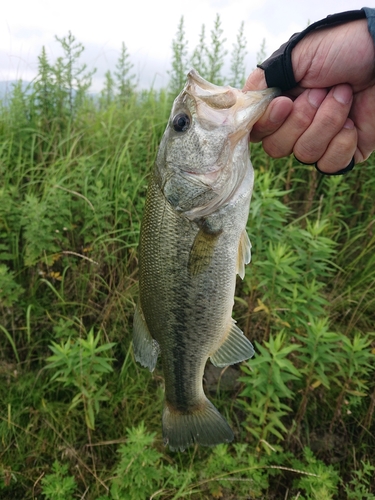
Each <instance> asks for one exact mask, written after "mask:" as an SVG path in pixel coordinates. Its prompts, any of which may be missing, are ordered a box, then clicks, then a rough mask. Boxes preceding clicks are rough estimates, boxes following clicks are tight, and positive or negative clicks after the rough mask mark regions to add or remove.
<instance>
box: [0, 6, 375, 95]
mask: <svg viewBox="0 0 375 500" xmlns="http://www.w3.org/2000/svg"><path fill="white" fill-rule="evenodd" d="M366 5H368V4H363V2H362V1H360V0H314V1H311V0H310V1H305V0H288V1H282V0H185V1H184V0H132V1H130V0H105V1H101V2H99V1H97V2H94V1H92V0H91V1H88V0H64V1H61V0H12V1H6V2H5V1H4V2H3V5H2V8H1V16H0V81H8V80H19V79H22V80H24V81H31V80H32V79H33V78H34V77H35V76H36V73H37V64H38V55H40V53H41V50H42V47H43V46H45V48H46V51H47V55H48V58H49V61H50V62H51V63H53V62H54V61H55V60H56V58H57V57H58V56H60V55H61V47H60V44H59V43H58V42H57V41H56V39H55V35H57V36H58V37H59V38H61V37H64V36H67V35H68V32H69V31H71V32H72V34H73V35H74V36H75V38H76V39H77V41H79V42H81V43H82V44H83V45H84V47H85V51H84V53H83V55H82V62H84V63H86V64H87V66H88V68H89V69H92V68H94V67H95V68H97V71H96V74H95V75H94V79H93V88H92V90H93V91H95V92H98V91H99V90H100V89H101V88H102V84H103V80H104V74H105V72H106V71H108V70H111V71H112V72H113V70H114V69H115V65H116V62H117V59H118V57H119V55H120V50H121V44H122V42H124V43H125V45H126V47H127V49H128V52H129V54H130V60H131V62H132V64H133V65H134V67H133V70H134V72H135V74H136V75H137V80H138V85H139V87H141V88H150V87H151V86H154V87H155V88H160V87H162V86H166V85H167V83H168V79H169V77H168V70H170V69H171V68H170V65H171V58H172V48H171V47H172V40H173V38H174V37H175V35H176V32H177V27H178V24H179V21H180V19H181V16H184V26H185V35H186V40H187V41H188V47H187V48H188V50H189V53H192V51H193V50H194V48H195V46H196V45H197V44H198V38H199V33H200V31H201V27H202V24H204V25H205V27H206V33H207V35H208V37H209V34H210V31H211V29H212V28H213V24H214V20H215V17H216V14H217V13H218V14H219V15H220V19H221V22H222V29H223V31H224V33H223V37H225V38H226V39H227V41H226V43H225V47H226V49H227V51H228V52H229V54H230V52H231V50H232V46H233V43H234V42H235V41H236V37H237V33H238V30H239V27H240V25H241V22H242V21H244V23H245V37H246V40H247V55H246V57H245V65H246V70H247V72H248V73H249V74H250V72H251V71H252V69H254V68H255V66H256V55H257V53H258V52H259V50H260V47H261V44H262V41H263V40H265V44H266V47H265V49H266V53H267V55H270V54H271V53H272V52H273V51H274V50H276V49H277V48H278V47H279V46H280V45H281V44H282V43H283V42H285V41H286V40H287V39H288V38H289V37H290V36H291V35H292V34H293V33H295V32H297V31H301V30H303V29H304V28H305V27H306V26H307V24H308V23H312V22H315V21H317V20H319V19H322V18H323V17H326V16H327V15H328V14H333V13H336V12H343V11H346V10H354V9H360V8H361V7H363V6H366ZM226 64H227V67H228V65H229V56H228V59H227V63H226Z"/></svg>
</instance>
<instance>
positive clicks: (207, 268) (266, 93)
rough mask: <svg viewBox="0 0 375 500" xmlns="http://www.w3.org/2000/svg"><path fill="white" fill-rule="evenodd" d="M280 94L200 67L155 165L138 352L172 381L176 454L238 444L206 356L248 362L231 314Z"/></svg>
mask: <svg viewBox="0 0 375 500" xmlns="http://www.w3.org/2000/svg"><path fill="white" fill-rule="evenodd" d="M276 95H278V91H277V90H275V89H266V90H262V91H250V92H243V91H241V90H238V89H235V88H233V87H231V86H220V85H214V84H212V83H210V82H208V81H207V80H205V79H204V78H203V77H201V76H200V75H199V74H198V73H197V72H196V71H195V70H194V69H192V70H191V71H190V72H189V73H188V75H187V82H186V85H185V86H184V88H183V90H182V91H181V93H180V94H179V95H178V96H177V98H176V99H175V101H174V103H173V107H172V111H171V115H170V118H169V121H168V124H167V127H166V130H165V132H164V135H163V137H162V140H161V143H160V146H159V150H158V153H157V157H156V161H155V165H154V168H153V170H152V173H151V176H150V181H149V186H148V190H147V195H146V201H145V207H144V213H143V216H142V221H141V230H140V241H139V301H138V303H137V306H136V309H135V313H134V324H133V350H134V357H135V360H136V361H137V362H139V363H140V364H141V365H142V366H144V367H147V368H148V369H149V370H150V371H151V372H152V371H153V370H154V369H155V366H156V362H157V359H158V356H159V354H161V364H162V369H163V375H164V381H165V405H164V409H163V414H162V433H163V441H164V444H165V445H168V446H169V448H170V450H171V451H183V450H185V449H186V448H187V447H189V446H191V445H194V444H199V445H202V446H215V445H217V444H220V443H229V442H230V441H232V440H233V438H234V434H233V431H232V429H231V427H230V426H229V424H228V423H227V421H226V420H225V418H224V417H223V416H222V415H221V414H220V412H219V411H218V410H217V409H216V407H215V406H214V405H213V404H212V403H211V402H210V401H209V399H208V398H207V397H206V395H205V393H204V390H203V383H202V380H203V374H204V369H205V365H206V362H207V360H208V358H210V360H211V362H212V363H213V364H214V365H215V366H218V367H225V366H227V365H231V364H234V363H239V362H241V361H244V360H246V359H249V358H251V357H252V356H253V354H254V349H253V346H252V344H251V342H250V341H249V340H248V339H247V337H246V336H245V335H244V334H243V332H242V331H241V330H240V329H239V328H238V326H237V325H236V322H235V321H234V319H232V309H233V304H234V293H235V285H236V275H237V274H239V276H240V277H241V278H243V277H244V275H245V265H246V264H248V263H249V262H250V258H251V244H250V240H249V237H248V235H247V232H246V223H247V219H248V213H249V205H250V198H251V194H252V189H253V181H254V172H253V168H252V165H251V162H250V156H249V141H248V137H249V133H250V131H251V128H252V126H253V124H254V123H255V122H256V121H257V120H258V119H259V118H260V117H261V116H262V114H263V113H264V112H265V110H266V108H267V106H268V104H269V103H270V102H271V100H272V99H273V98H274V97H275V96H276Z"/></svg>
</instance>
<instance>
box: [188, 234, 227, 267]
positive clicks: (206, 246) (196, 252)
mask: <svg viewBox="0 0 375 500" xmlns="http://www.w3.org/2000/svg"><path fill="white" fill-rule="evenodd" d="M220 234H221V230H220V231H216V232H215V231H209V230H208V229H207V227H205V226H204V227H202V228H201V229H200V230H199V231H198V233H197V235H196V237H195V240H194V243H193V246H192V247H191V250H190V255H189V263H188V266H189V272H190V274H191V275H192V276H196V275H197V274H199V273H201V272H203V271H204V270H205V269H207V267H208V266H209V264H210V262H211V259H212V256H213V253H214V249H215V246H216V243H217V240H218V237H219V235H220Z"/></svg>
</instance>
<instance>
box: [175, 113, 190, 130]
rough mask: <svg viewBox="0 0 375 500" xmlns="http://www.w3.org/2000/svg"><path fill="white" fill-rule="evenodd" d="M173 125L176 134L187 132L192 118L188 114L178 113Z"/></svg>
mask: <svg viewBox="0 0 375 500" xmlns="http://www.w3.org/2000/svg"><path fill="white" fill-rule="evenodd" d="M172 123H173V128H174V129H175V131H176V132H185V131H186V130H187V129H188V128H189V127H190V118H189V117H188V115H187V114H186V113H178V115H176V116H175V117H174V118H173V122H172Z"/></svg>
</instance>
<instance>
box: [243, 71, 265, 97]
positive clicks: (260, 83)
mask: <svg viewBox="0 0 375 500" xmlns="http://www.w3.org/2000/svg"><path fill="white" fill-rule="evenodd" d="M266 88H267V83H266V79H265V77H264V71H263V70H262V69H260V68H256V69H255V70H254V71H253V72H252V73H251V74H250V76H249V77H248V79H247V80H246V83H245V85H244V87H243V89H242V90H245V91H246V90H263V89H266Z"/></svg>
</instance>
